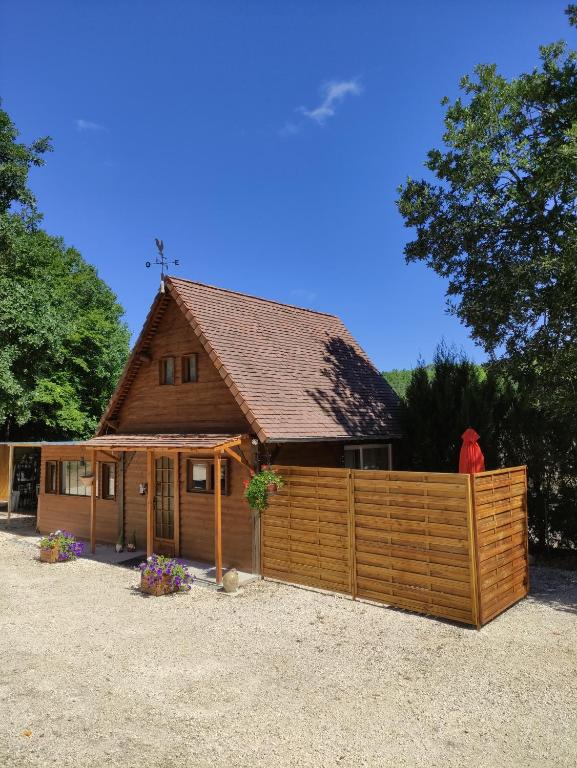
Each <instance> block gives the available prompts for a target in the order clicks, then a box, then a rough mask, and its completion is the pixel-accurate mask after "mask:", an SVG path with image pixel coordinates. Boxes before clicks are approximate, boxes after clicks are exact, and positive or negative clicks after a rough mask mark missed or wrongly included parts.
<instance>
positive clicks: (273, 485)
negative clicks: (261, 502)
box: [266, 483, 277, 493]
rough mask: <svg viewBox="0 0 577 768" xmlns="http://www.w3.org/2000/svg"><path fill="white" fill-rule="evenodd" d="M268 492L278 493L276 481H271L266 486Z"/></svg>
mask: <svg viewBox="0 0 577 768" xmlns="http://www.w3.org/2000/svg"><path fill="white" fill-rule="evenodd" d="M266 492H267V493H276V492H277V487H276V483H269V484H268V485H267V487H266Z"/></svg>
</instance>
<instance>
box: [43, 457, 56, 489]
mask: <svg viewBox="0 0 577 768" xmlns="http://www.w3.org/2000/svg"><path fill="white" fill-rule="evenodd" d="M44 490H45V492H46V493H57V491H58V464H57V463H56V462H55V461H47V462H46V479H45V484H44Z"/></svg>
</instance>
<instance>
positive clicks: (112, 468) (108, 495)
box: [101, 461, 116, 499]
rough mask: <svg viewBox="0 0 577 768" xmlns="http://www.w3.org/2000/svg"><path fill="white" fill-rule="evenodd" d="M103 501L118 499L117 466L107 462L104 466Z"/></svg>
mask: <svg viewBox="0 0 577 768" xmlns="http://www.w3.org/2000/svg"><path fill="white" fill-rule="evenodd" d="M101 496H102V498H103V499H114V498H115V497H116V464H115V463H114V462H113V461H106V462H103V464H102V493H101Z"/></svg>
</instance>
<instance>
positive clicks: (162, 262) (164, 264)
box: [146, 237, 180, 285]
mask: <svg viewBox="0 0 577 768" xmlns="http://www.w3.org/2000/svg"><path fill="white" fill-rule="evenodd" d="M154 242H155V243H156V247H157V248H158V256H157V257H156V259H155V260H154V263H155V264H157V265H158V266H159V267H160V282H161V285H162V284H163V283H164V276H165V275H166V270H167V268H168V265H169V264H174V266H175V267H178V266H179V265H180V261H179V260H178V259H174V261H169V260H168V259H167V258H166V256H165V255H164V243H163V242H162V240H159V239H158V238H157V237H155V238H154ZM151 266H152V262H150V261H147V262H146V267H147V269H150V267H151Z"/></svg>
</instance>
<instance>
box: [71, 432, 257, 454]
mask: <svg viewBox="0 0 577 768" xmlns="http://www.w3.org/2000/svg"><path fill="white" fill-rule="evenodd" d="M241 439H242V435H223V434H208V435H207V434H190V433H186V434H182V433H173V434H164V433H158V434H144V435H117V434H111V435H100V436H98V437H91V438H90V440H85V441H84V442H82V443H80V444H81V445H83V446H86V447H87V448H94V449H96V450H98V449H99V448H102V449H106V450H109V451H145V450H148V449H151V448H159V449H164V450H170V449H172V450H181V451H182V450H185V451H188V450H193V449H204V450H212V449H214V448H219V447H224V446H231V445H239V444H240V442H241Z"/></svg>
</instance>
